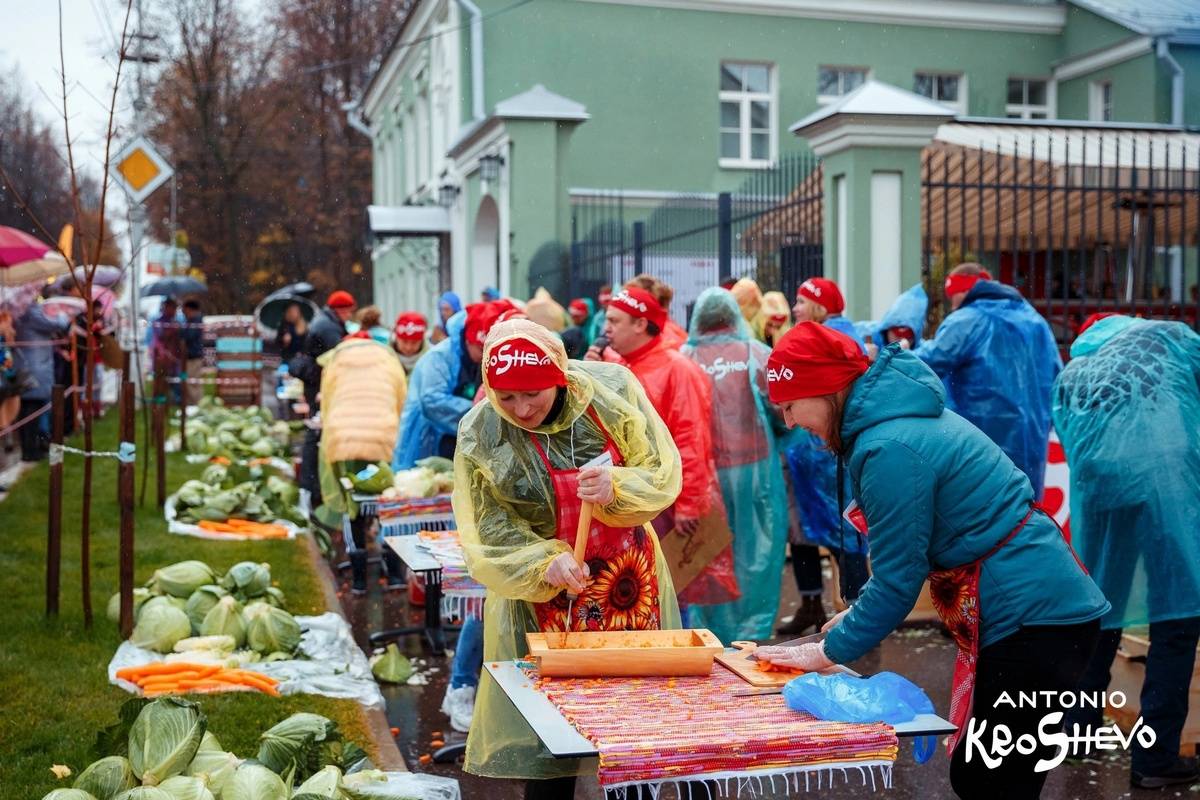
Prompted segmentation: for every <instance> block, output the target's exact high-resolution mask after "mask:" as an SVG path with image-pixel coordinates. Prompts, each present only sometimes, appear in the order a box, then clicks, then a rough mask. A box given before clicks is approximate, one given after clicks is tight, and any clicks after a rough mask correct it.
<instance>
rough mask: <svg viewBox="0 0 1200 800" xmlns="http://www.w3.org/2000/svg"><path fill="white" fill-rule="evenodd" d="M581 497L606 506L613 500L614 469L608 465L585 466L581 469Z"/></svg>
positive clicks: (585, 500) (586, 501)
mask: <svg viewBox="0 0 1200 800" xmlns="http://www.w3.org/2000/svg"><path fill="white" fill-rule="evenodd" d="M578 495H579V499H580V500H583V501H584V502H585V503H596V504H598V505H602V506H606V505H608V504H609V503H611V502H612V501H613V499H614V498H615V497H616V494H615V493H614V491H613V482H612V470H611V469H609V468H608V467H584V468H583V469H581V470H579V491H578Z"/></svg>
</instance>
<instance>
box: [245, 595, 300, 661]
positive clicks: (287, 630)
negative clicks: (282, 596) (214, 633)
mask: <svg viewBox="0 0 1200 800" xmlns="http://www.w3.org/2000/svg"><path fill="white" fill-rule="evenodd" d="M300 635H301V631H300V623H298V622H296V618H295V617H293V616H292V615H291V614H289V613H288V612H286V611H284V610H283V609H282V608H275V606H272V605H270V604H268V603H263V602H258V603H251V604H250V605H248V606H247V607H246V644H247V645H248V646H249V647H250V649H251V650H254V651H256V652H259V653H262V654H264V655H266V654H268V653H276V652H283V653H294V652H296V648H297V647H299V646H300Z"/></svg>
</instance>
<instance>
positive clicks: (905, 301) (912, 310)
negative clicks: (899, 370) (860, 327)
mask: <svg viewBox="0 0 1200 800" xmlns="http://www.w3.org/2000/svg"><path fill="white" fill-rule="evenodd" d="M928 310H929V295H927V294H925V287H924V286H922V285H921V284H919V283H918V284H917V285H916V286H913V287H912V288H910V289H909V290H908V291H906V292H904V293H903V294H901V295H900V296H899V297H897V298H896V300H895V302H893V303H892V306H891V308H889V309H888V310H887V313H886V314H884V315H883V319H881V320H879V321H878V322H869V323H867V325H868V326H869V331H868V333H867V334H866V335H867V336H869V337H870V338H871V340H872V341H873V342H874V343H875V346H876V347H878V348H879V349H880V350H882V349H883V348H885V347H887V346H888V340H887V331H888V329H890V328H910V329H912V332H913V335H914V336H915V337H916V341H915V342H913V346H914V347H919V346H920V345H921V335H922V334H923V333H924V332H925V315H926V313H927V312H928Z"/></svg>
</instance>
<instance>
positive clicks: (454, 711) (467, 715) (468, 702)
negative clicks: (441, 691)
mask: <svg viewBox="0 0 1200 800" xmlns="http://www.w3.org/2000/svg"><path fill="white" fill-rule="evenodd" d="M442 713H443V714H445V715H446V716H448V717H450V727H451V728H454V730H456V731H458V732H459V733H467V732H468V731H470V730H471V718H472V717H473V716H474V715H475V687H474V686H460V687H458V688H457V689H451V688H450V687H446V698H445V699H444V700H442Z"/></svg>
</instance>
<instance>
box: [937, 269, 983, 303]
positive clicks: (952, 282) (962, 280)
mask: <svg viewBox="0 0 1200 800" xmlns="http://www.w3.org/2000/svg"><path fill="white" fill-rule="evenodd" d="M991 279H992V276H991V275H990V274H988V271H987V270H986V269H985V270H983V271H981V272H980V273H979V274H978V275H947V276H946V297H953V296H954V295H956V294H963V293H965V292H969V291H971V289H972V288H973V287H974V286H975V284H977V283H979V282H980V281H990V280H991Z"/></svg>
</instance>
